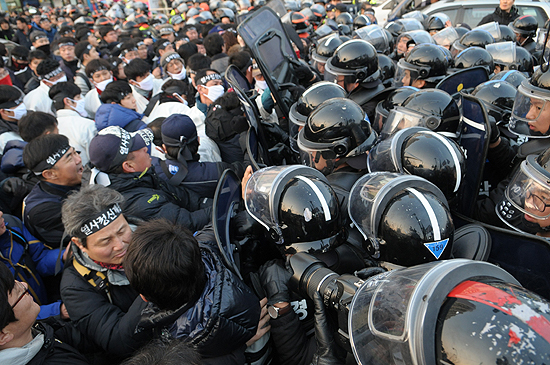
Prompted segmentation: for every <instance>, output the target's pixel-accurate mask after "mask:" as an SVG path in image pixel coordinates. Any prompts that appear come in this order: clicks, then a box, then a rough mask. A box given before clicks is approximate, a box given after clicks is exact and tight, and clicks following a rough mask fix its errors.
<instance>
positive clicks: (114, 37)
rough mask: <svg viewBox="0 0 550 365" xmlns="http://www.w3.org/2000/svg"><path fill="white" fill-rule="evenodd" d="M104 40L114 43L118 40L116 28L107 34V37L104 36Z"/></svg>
mask: <svg viewBox="0 0 550 365" xmlns="http://www.w3.org/2000/svg"><path fill="white" fill-rule="evenodd" d="M103 40H105V42H107V43H113V42H116V41H117V40H118V35H117V34H116V32H115V31H114V30H111V31H110V32H109V33H107V34H106V35H105V37H103Z"/></svg>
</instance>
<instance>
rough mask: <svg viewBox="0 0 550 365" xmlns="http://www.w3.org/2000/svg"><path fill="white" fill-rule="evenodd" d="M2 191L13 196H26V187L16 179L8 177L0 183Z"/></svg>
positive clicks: (21, 181)
mask: <svg viewBox="0 0 550 365" xmlns="http://www.w3.org/2000/svg"><path fill="white" fill-rule="evenodd" d="M2 190H4V192H6V193H8V194H11V195H13V196H25V195H26V194H27V185H26V184H25V182H24V181H23V179H20V178H18V177H8V178H7V179H5V180H4V181H3V183H2Z"/></svg>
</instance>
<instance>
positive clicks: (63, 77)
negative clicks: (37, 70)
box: [46, 75, 67, 87]
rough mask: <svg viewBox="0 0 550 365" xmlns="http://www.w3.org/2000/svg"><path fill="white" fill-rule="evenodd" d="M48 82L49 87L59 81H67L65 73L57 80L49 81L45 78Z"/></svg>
mask: <svg viewBox="0 0 550 365" xmlns="http://www.w3.org/2000/svg"><path fill="white" fill-rule="evenodd" d="M46 81H48V82H49V83H50V87H52V86H54V85H55V84H58V83H60V82H67V75H63V76H62V77H61V78H59V79H58V80H56V81H50V80H46Z"/></svg>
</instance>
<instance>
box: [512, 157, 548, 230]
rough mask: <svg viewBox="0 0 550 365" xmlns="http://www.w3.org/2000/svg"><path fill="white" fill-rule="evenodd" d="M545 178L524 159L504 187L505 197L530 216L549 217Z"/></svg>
mask: <svg viewBox="0 0 550 365" xmlns="http://www.w3.org/2000/svg"><path fill="white" fill-rule="evenodd" d="M546 180H547V178H546V177H545V176H544V175H543V174H541V173H540V172H538V171H537V170H536V169H535V168H534V167H532V166H530V164H529V162H528V161H527V160H525V161H523V162H522V163H521V166H520V169H519V170H518V171H517V172H516V174H515V175H514V177H513V178H512V180H511V181H510V184H509V185H508V187H507V188H506V192H505V195H506V198H507V199H508V200H509V201H510V202H511V203H512V205H514V206H515V207H516V208H517V209H518V210H520V211H522V212H523V213H525V214H527V215H529V216H531V217H534V218H537V219H545V218H548V217H550V186H549V185H548V184H547V183H546Z"/></svg>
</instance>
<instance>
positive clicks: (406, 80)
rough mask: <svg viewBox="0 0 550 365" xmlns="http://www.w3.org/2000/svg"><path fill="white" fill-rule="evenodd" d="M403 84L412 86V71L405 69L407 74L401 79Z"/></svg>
mask: <svg viewBox="0 0 550 365" xmlns="http://www.w3.org/2000/svg"><path fill="white" fill-rule="evenodd" d="M401 82H402V83H403V86H411V71H409V70H405V75H404V76H403V78H402V79H401Z"/></svg>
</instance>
